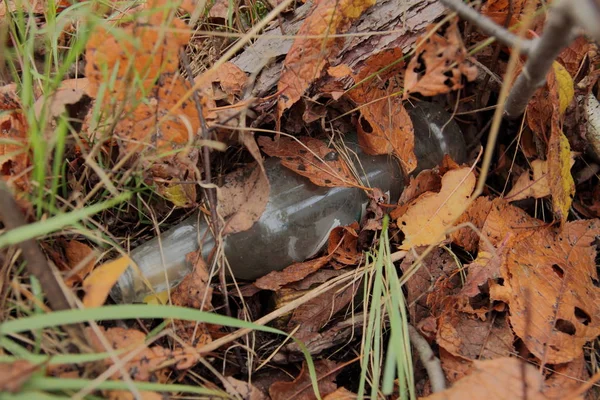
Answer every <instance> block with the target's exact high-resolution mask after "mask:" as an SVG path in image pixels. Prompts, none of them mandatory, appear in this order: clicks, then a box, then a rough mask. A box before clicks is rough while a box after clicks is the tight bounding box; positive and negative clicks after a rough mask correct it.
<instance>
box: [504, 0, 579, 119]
mask: <svg viewBox="0 0 600 400" xmlns="http://www.w3.org/2000/svg"><path fill="white" fill-rule="evenodd" d="M567 3H568V2H566V1H564V0H562V1H558V2H557V4H556V5H555V6H553V7H552V8H551V9H550V15H549V17H548V22H547V23H546V26H545V27H544V32H543V33H542V36H541V37H540V38H539V40H538V41H537V44H536V45H535V46H534V48H533V49H532V50H531V51H530V54H529V58H528V59H527V62H526V63H525V66H524V67H523V71H522V72H521V74H520V75H519V77H518V78H517V80H516V82H515V84H514V86H513V87H512V89H511V91H510V95H509V96H508V99H507V100H506V110H505V112H506V116H507V117H509V118H517V117H519V116H520V115H522V114H523V112H525V107H527V104H528V103H529V99H531V96H533V94H534V93H535V91H536V90H537V89H538V88H539V87H540V86H542V85H543V84H544V83H545V82H546V74H547V73H548V71H549V70H550V68H551V67H552V63H553V62H554V60H556V58H557V57H558V55H559V54H560V53H561V52H562V51H563V49H565V48H566V47H568V46H569V45H570V44H571V42H572V41H573V40H575V38H576V37H577V35H576V32H577V31H578V28H577V26H576V24H575V23H576V21H574V20H573V18H571V15H570V13H569V12H568V10H567V9H568V8H569V7H571V6H570V5H569V4H567Z"/></svg>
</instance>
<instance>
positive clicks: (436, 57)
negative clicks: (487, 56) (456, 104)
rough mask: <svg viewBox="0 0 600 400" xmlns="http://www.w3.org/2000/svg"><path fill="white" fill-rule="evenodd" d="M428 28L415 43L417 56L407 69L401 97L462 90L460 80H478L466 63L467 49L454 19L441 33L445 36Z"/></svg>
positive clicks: (432, 26)
mask: <svg viewBox="0 0 600 400" xmlns="http://www.w3.org/2000/svg"><path fill="white" fill-rule="evenodd" d="M435 28H436V25H431V26H430V27H429V29H428V31H427V33H426V34H425V35H423V36H422V37H421V38H419V40H417V44H416V49H417V50H416V53H415V54H414V55H413V56H412V58H411V60H410V62H409V64H408V67H407V68H406V77H405V78H404V98H405V99H406V98H408V96H409V95H410V94H412V93H421V94H422V95H423V96H436V95H438V94H443V93H448V92H450V91H452V90H458V89H461V88H462V87H463V78H465V79H466V80H467V81H472V80H474V79H475V78H476V77H477V68H475V67H474V66H472V65H470V64H469V63H468V61H467V58H468V55H467V50H466V49H465V46H464V44H463V42H462V38H461V34H460V32H459V30H458V25H457V19H453V20H452V21H451V22H450V25H449V26H448V27H447V28H446V29H445V30H444V35H443V36H442V35H440V34H439V33H438V32H433V33H432V30H433V29H435Z"/></svg>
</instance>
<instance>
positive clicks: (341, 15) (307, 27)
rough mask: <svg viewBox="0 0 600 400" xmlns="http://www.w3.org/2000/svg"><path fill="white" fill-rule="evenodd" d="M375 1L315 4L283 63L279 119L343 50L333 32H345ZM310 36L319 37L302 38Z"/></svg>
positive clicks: (333, 0) (330, 0)
mask: <svg viewBox="0 0 600 400" xmlns="http://www.w3.org/2000/svg"><path fill="white" fill-rule="evenodd" d="M373 4H375V1H374V0H323V1H319V2H318V3H316V6H315V7H314V8H313V9H312V12H311V13H310V14H309V15H308V17H306V19H305V20H304V23H303V24H302V26H301V27H300V30H299V31H298V37H297V38H296V39H295V40H294V44H293V45H292V47H291V48H290V50H289V51H288V54H287V56H286V57H285V61H284V63H283V71H282V73H281V77H280V78H279V83H278V85H277V91H278V92H279V93H281V95H280V99H279V102H278V104H277V109H278V117H279V118H281V115H282V114H283V112H284V111H285V110H287V109H288V108H290V107H291V106H292V105H293V104H294V103H295V102H297V101H298V100H299V99H300V98H301V97H302V96H303V95H304V92H305V91H306V89H307V88H308V87H309V85H310V84H311V83H312V82H313V81H314V80H315V79H317V78H318V77H319V76H321V73H322V71H323V69H324V68H325V66H326V64H327V62H328V61H329V59H330V58H332V57H335V56H336V55H337V54H338V52H339V51H340V50H341V47H342V46H341V45H340V44H341V43H343V39H342V40H341V39H339V38H334V37H331V35H334V34H340V33H344V32H345V31H346V30H348V28H349V27H350V24H351V23H352V21H354V20H356V19H357V18H359V17H360V16H361V14H362V13H363V12H364V11H365V10H366V9H368V8H369V7H371V6H372V5H373ZM309 35H311V36H314V35H317V36H319V37H318V38H310V39H307V38H305V37H303V36H309ZM279 118H278V120H279Z"/></svg>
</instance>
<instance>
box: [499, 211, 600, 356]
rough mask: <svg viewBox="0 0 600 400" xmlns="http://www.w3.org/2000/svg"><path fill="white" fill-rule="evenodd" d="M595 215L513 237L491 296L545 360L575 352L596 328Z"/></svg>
mask: <svg viewBox="0 0 600 400" xmlns="http://www.w3.org/2000/svg"><path fill="white" fill-rule="evenodd" d="M598 235H600V221H599V220H581V221H576V222H569V223H566V224H565V225H564V226H563V228H562V230H559V229H557V228H554V227H542V228H537V229H535V230H528V231H525V232H522V233H520V234H518V235H516V237H515V238H514V240H513V241H512V244H509V246H511V251H510V252H509V253H508V259H507V261H506V263H505V264H504V265H503V267H502V277H503V278H504V282H503V284H502V285H500V284H494V285H492V286H491V287H490V297H491V298H492V299H493V300H500V301H504V302H505V303H507V304H508V305H509V308H510V321H511V325H512V327H513V329H514V332H515V334H517V335H518V336H519V337H520V338H521V339H522V340H523V342H524V343H525V345H526V346H527V348H528V349H529V350H530V351H531V352H532V353H533V354H534V355H535V356H536V357H538V358H540V359H543V360H544V361H545V362H546V363H549V364H558V363H565V362H569V361H572V360H574V359H575V358H577V357H579V356H580V355H581V354H582V352H583V349H582V348H583V345H584V344H585V343H586V342H588V341H590V340H592V339H593V338H595V337H596V336H598V335H599V334H600V321H598V319H597V318H596V317H595V316H596V315H598V314H599V313H600V289H599V288H598V287H597V282H598V274H597V271H596V263H595V257H596V249H595V247H594V246H593V244H592V243H593V242H594V240H595V238H596V236H598Z"/></svg>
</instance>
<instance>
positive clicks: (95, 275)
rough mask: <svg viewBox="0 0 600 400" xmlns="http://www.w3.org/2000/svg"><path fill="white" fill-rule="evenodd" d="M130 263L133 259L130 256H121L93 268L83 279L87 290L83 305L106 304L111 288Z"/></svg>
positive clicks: (84, 288) (86, 306)
mask: <svg viewBox="0 0 600 400" xmlns="http://www.w3.org/2000/svg"><path fill="white" fill-rule="evenodd" d="M130 264H132V260H131V259H130V258H129V257H119V258H117V259H116V260H113V261H110V262H107V263H105V264H102V265H101V266H99V267H98V268H96V269H95V270H93V271H92V273H91V274H90V275H89V276H88V277H87V278H86V279H85V280H84V281H83V290H85V296H84V297H83V306H84V307H85V308H92V307H99V306H101V305H102V304H104V302H105V301H106V298H107V297H108V293H109V292H110V289H112V287H113V286H114V284H115V283H116V282H117V280H118V279H119V277H120V276H121V275H122V274H123V272H125V270H126V269H127V267H129V265H130Z"/></svg>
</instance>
